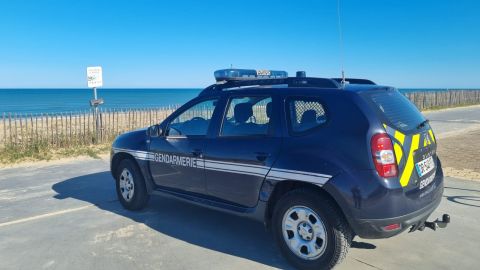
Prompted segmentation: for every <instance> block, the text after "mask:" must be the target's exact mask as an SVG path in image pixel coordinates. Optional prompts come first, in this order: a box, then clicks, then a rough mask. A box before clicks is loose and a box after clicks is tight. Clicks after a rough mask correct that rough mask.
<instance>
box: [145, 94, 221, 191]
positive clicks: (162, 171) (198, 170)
mask: <svg viewBox="0 0 480 270" xmlns="http://www.w3.org/2000/svg"><path fill="white" fill-rule="evenodd" d="M216 103H217V100H216V99H209V100H203V101H200V102H197V103H194V104H193V105H192V106H190V107H188V108H186V109H184V110H182V111H181V112H180V113H177V116H176V117H174V118H173V119H172V120H171V121H170V122H169V123H167V125H166V130H165V132H164V135H165V136H161V137H152V138H151V140H150V151H151V152H152V153H153V154H154V158H153V159H152V160H151V161H149V164H150V172H151V174H152V177H153V180H154V181H155V184H157V185H158V186H161V187H164V188H170V189H175V190H179V191H186V192H192V193H201V194H204V193H206V189H205V172H204V162H203V151H204V148H205V136H206V135H207V131H208V128H209V126H210V120H211V119H212V116H213V112H214V110H215V106H216Z"/></svg>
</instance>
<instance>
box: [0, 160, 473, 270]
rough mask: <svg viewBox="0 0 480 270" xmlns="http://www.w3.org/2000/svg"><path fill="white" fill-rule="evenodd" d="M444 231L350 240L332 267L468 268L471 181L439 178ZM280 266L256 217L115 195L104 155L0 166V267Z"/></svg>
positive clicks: (470, 259) (281, 261) (284, 266)
mask: <svg viewBox="0 0 480 270" xmlns="http://www.w3.org/2000/svg"><path fill="white" fill-rule="evenodd" d="M443 213H449V214H450V215H451V217H452V223H451V225H450V226H449V227H447V228H446V229H444V230H439V231H436V232H433V231H430V230H429V231H424V232H415V233H411V234H408V233H404V234H402V235H400V236H398V237H394V238H390V239H385V240H364V239H360V238H355V239H354V241H355V242H354V245H353V247H352V249H351V250H350V253H349V255H348V257H347V260H346V261H345V262H344V263H343V264H342V265H340V267H338V269H355V270H359V269H454V268H455V269H478V264H479V259H478V257H477V256H478V251H479V250H480V243H479V242H478V239H480V230H479V229H478V228H479V227H480V183H478V182H475V181H465V180H456V179H453V178H447V179H446V189H445V197H444V200H443V202H442V204H441V205H440V207H439V209H438V210H437V211H436V212H435V213H434V214H433V215H432V217H439V216H440V215H441V214H443ZM272 268H280V269H289V265H288V264H287V262H286V261H285V260H284V259H283V258H282V256H281V254H280V253H279V250H278V249H277V247H276V245H275V243H274V242H273V240H272V237H271V234H270V233H269V232H267V231H265V229H264V227H263V225H262V224H260V223H256V222H254V221H251V220H247V219H243V218H240V217H236V216H233V215H229V214H225V213H220V212H216V211H213V210H209V209H205V208H202V207H199V206H194V205H190V204H188V203H184V202H180V201H177V200H173V199H167V198H162V197H152V199H151V201H150V203H149V206H148V207H147V208H146V209H145V210H143V211H140V212H129V211H127V210H124V209H123V208H122V207H121V205H120V203H119V202H118V201H117V199H116V195H115V191H114V182H113V179H112V177H111V175H110V173H109V171H108V161H107V160H82V161H70V162H66V163H65V162H62V163H58V164H56V163H52V164H50V165H47V166H45V165H42V166H39V165H33V166H28V167H17V168H10V169H2V170H0V269H209V270H210V269H272Z"/></svg>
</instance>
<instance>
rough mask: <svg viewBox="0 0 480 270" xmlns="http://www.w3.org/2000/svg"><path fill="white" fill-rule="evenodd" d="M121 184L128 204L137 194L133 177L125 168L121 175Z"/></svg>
mask: <svg viewBox="0 0 480 270" xmlns="http://www.w3.org/2000/svg"><path fill="white" fill-rule="evenodd" d="M119 184H120V193H122V197H123V199H124V200H125V201H127V202H129V201H131V200H132V198H133V194H134V192H135V185H134V183H133V175H132V173H131V172H130V171H129V170H128V169H127V168H124V169H123V171H122V173H121V174H120V182H119Z"/></svg>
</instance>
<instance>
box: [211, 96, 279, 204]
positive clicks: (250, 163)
mask: <svg viewBox="0 0 480 270" xmlns="http://www.w3.org/2000/svg"><path fill="white" fill-rule="evenodd" d="M277 103H278V101H277V98H276V97H272V95H236V96H231V97H230V98H229V100H228V102H227V107H226V109H225V112H224V115H223V121H222V124H221V126H220V127H219V131H218V134H217V136H215V137H214V138H211V139H209V141H208V144H207V147H206V150H205V175H206V183H207V192H208V194H209V195H210V196H213V197H215V198H217V199H219V200H223V201H228V202H230V203H233V204H237V205H240V206H244V207H253V206H255V205H256V204H257V202H258V197H259V192H260V188H261V186H262V183H263V180H264V179H265V176H266V175H267V173H268V171H269V169H270V168H271V166H272V165H273V162H274V161H275V158H276V157H277V156H278V152H279V150H280V144H281V137H280V136H277V135H275V133H276V132H275V130H276V129H275V127H276V126H277V123H278V113H275V112H276V111H277V110H278V108H277V107H278V104H277ZM276 115H277V116H276Z"/></svg>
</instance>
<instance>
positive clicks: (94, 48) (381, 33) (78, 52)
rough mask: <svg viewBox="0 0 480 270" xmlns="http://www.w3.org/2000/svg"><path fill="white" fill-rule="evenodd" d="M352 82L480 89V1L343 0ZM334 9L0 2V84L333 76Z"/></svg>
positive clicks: (336, 57) (327, 0)
mask: <svg viewBox="0 0 480 270" xmlns="http://www.w3.org/2000/svg"><path fill="white" fill-rule="evenodd" d="M341 8H342V26H343V33H344V66H345V70H346V74H347V76H352V77H362V78H370V79H372V80H374V81H376V82H377V83H381V84H388V85H393V86H397V87H414V88H416V87H431V88H434V87H448V88H461V87H480V65H479V64H480V16H479V15H478V14H479V13H480V1H474V0H471V1H467V0H458V1H455V0H437V1H430V0H423V1H414V0H397V1H393V0H392V1H389V0H377V1H368V0H365V1H355V0H341ZM338 36H339V35H338V27H337V1H336V0H324V1H321V0H317V1H313V0H312V1H280V0H277V1H260V0H247V1H230V0H223V1H209V0H204V1H182V0H180V1H171V0H170V1H160V0H158V1H146V0H145V1H140V0H138V1H102V0H94V1H73V0H72V1H67V0H64V1H51V0H50V1H49V0H45V1H35V0H32V1H22V0H19V1H8V0H0V88H7V87H24V88H25V87H33V88H37V87H86V79H85V77H86V75H85V72H86V71H85V69H86V67H87V66H92V65H101V66H103V69H104V86H105V87H110V88H112V87H204V86H206V85H208V84H211V83H213V81H214V79H213V71H214V70H216V69H220V68H227V67H230V65H233V66H234V67H238V68H262V69H281V70H286V71H288V72H289V73H290V74H294V72H295V71H296V70H306V71H307V74H308V75H310V76H321V77H337V76H339V73H340V62H341V61H340V52H339V51H340V50H339V37H338Z"/></svg>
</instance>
